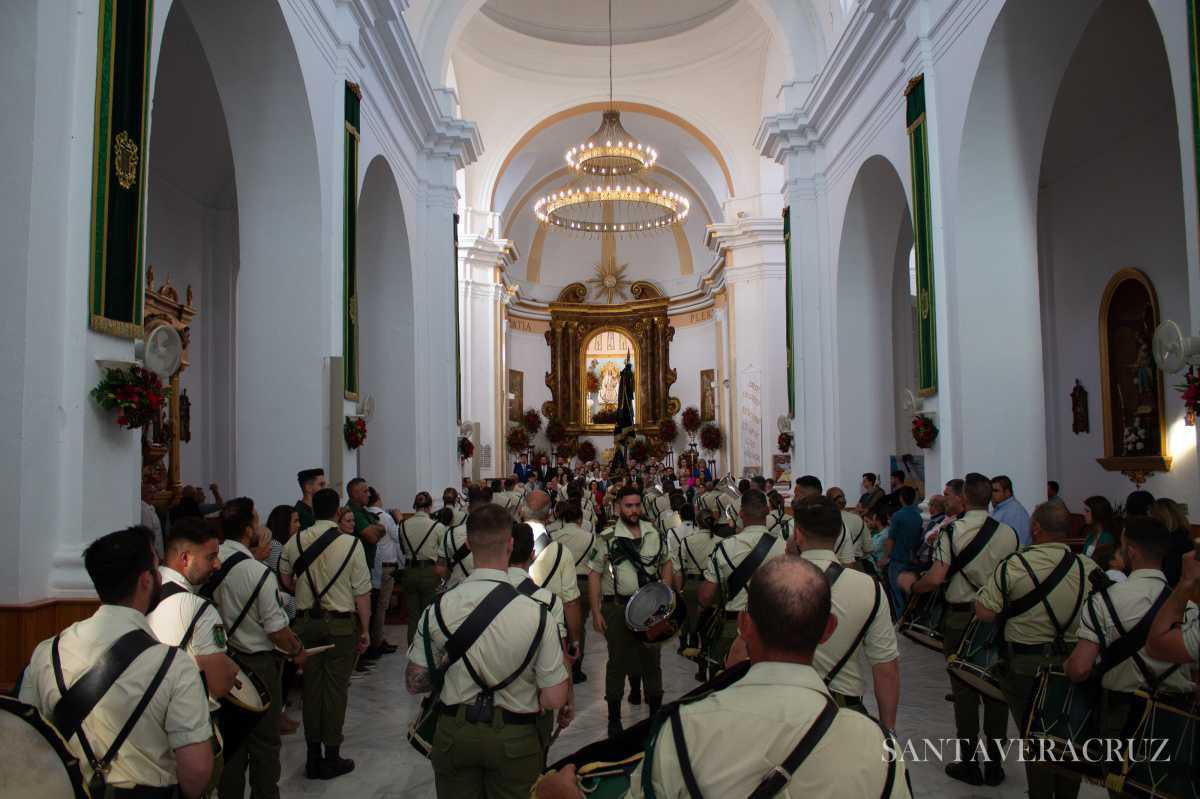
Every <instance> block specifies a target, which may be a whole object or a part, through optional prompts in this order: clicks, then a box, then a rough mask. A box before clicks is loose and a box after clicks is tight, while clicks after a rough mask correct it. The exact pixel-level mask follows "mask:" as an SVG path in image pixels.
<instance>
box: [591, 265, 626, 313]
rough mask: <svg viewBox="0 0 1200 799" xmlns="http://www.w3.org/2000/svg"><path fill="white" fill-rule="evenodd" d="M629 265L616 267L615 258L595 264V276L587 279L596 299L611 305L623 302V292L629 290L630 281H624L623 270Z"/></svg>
mask: <svg viewBox="0 0 1200 799" xmlns="http://www.w3.org/2000/svg"><path fill="white" fill-rule="evenodd" d="M628 268H629V264H622V265H621V266H618V265H617V261H616V259H615V258H611V257H610V258H606V259H605V260H603V261H601V262H600V263H598V264H596V267H595V270H596V276H595V277H592V278H588V281H587V282H588V284H590V285H591V287H592V288H593V289H595V291H596V297H597V298H603V299H604V301H605V302H607V303H608V304H609V305H612V304H614V303H616V302H618V301H624V299H625V292H626V291H628V290H629V285H630V281H629V280H626V279H625V270H626V269H628Z"/></svg>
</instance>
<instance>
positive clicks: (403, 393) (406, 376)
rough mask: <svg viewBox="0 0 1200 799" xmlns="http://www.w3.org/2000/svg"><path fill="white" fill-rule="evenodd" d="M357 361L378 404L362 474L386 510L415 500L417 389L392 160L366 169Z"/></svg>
mask: <svg viewBox="0 0 1200 799" xmlns="http://www.w3.org/2000/svg"><path fill="white" fill-rule="evenodd" d="M358 280H359V292H358V297H359V314H360V317H359V326H360V328H361V336H360V340H361V346H362V351H361V353H360V355H359V373H360V375H361V390H362V391H363V392H364V394H370V395H371V396H372V397H374V400H375V403H374V404H375V415H374V416H373V417H372V419H371V437H370V438H369V439H368V440H367V443H366V444H365V445H364V446H363V448H362V449H361V450H360V451H359V473H360V474H362V475H363V476H365V477H367V478H368V479H369V480H370V481H371V484H372V485H374V486H375V487H376V488H377V489H378V490H379V492H380V494H381V495H382V496H383V497H384V500H385V501H386V502H388V503H390V504H389V507H393V506H399V507H406V505H405V503H407V501H408V498H409V497H412V496H415V494H416V492H417V491H418V490H419V486H418V485H417V473H416V463H415V461H414V460H413V458H411V457H409V453H411V452H412V451H413V449H414V446H415V443H416V414H415V412H414V411H415V408H416V383H415V382H414V381H416V380H419V379H420V377H419V370H418V369H417V362H416V351H415V339H414V336H413V332H414V331H413V278H412V258H411V250H410V247H409V241H408V228H407V225H406V223H405V219H404V207H403V205H402V204H401V200H400V190H399V188H398V186H397V185H396V178H395V176H394V175H393V173H392V169H391V167H390V166H389V165H388V162H387V160H386V159H385V158H384V157H383V156H382V155H380V156H376V157H375V158H374V159H372V160H371V162H370V163H369V164H368V165H367V170H366V173H365V176H364V177H363V181H362V191H361V192H360V193H359V200H358Z"/></svg>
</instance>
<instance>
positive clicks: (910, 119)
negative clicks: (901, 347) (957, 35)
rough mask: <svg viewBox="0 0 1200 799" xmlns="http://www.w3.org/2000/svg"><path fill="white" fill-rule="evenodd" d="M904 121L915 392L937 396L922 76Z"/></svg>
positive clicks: (910, 90)
mask: <svg viewBox="0 0 1200 799" xmlns="http://www.w3.org/2000/svg"><path fill="white" fill-rule="evenodd" d="M904 95H905V97H906V98H907V102H906V114H905V117H906V119H905V121H906V122H907V124H908V149H909V156H910V163H911V166H912V214H913V238H914V239H915V247H916V261H917V393H918V394H920V395H921V396H923V397H927V396H930V395H931V394H935V393H937V318H936V313H935V309H936V303H935V292H934V286H933V211H932V207H931V204H930V203H931V198H930V189H929V131H928V128H927V126H926V120H925V76H924V75H918V76H917V77H915V78H913V79H912V80H911V81H909V83H908V86H907V87H906V88H905V90H904Z"/></svg>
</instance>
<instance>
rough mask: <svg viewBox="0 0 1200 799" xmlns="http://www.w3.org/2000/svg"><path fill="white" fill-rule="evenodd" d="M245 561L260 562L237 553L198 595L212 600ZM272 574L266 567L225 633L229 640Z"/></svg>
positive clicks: (202, 587) (298, 543)
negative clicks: (221, 586) (222, 584)
mask: <svg viewBox="0 0 1200 799" xmlns="http://www.w3.org/2000/svg"><path fill="white" fill-rule="evenodd" d="M296 545H297V546H299V545H300V541H299V540H297V541H296ZM243 561H253V562H255V563H258V561H256V560H254V558H252V557H250V556H249V555H247V554H246V553H245V552H235V553H233V555H232V556H231V557H230V558H229V560H227V561H225V562H224V563H223V564H221V569H220V570H219V571H217V572H216V573H215V574H213V576H212V577H211V578H209V581H208V582H207V583H205V584H204V585H203V586H201V587H200V590H199V591H197V593H198V594H200V596H202V597H204V598H205V599H212V598H213V596H214V595H215V594H216V592H217V586H219V585H220V584H221V583H223V582H225V578H226V577H228V576H229V573H230V572H232V571H233V567H234V566H237V565H238V564H239V563H241V562H243ZM270 574H271V570H270V569H268V568H266V567H265V566H264V567H263V573H262V576H261V577H259V578H258V582H257V583H256V584H255V586H254V590H253V591H251V592H250V598H249V599H248V600H246V604H245V605H243V606H242V609H241V611H240V612H239V613H238V615H237V617H236V618H234V620H233V624H231V625H229V629H228V630H226V631H225V635H226V637H227V638H233V634H234V633H235V632H237V629H238V627H241V626H242V622H243V621H245V619H246V614H247V613H249V612H250V608H251V607H252V606H253V605H254V600H256V599H258V592H259V591H261V590H262V587H263V583H265V582H266V581H267V577H268V576H269V575H270Z"/></svg>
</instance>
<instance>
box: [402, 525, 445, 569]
mask: <svg viewBox="0 0 1200 799" xmlns="http://www.w3.org/2000/svg"><path fill="white" fill-rule="evenodd" d="M408 521H409V520H408V519H405V520H404V521H403V522H401V523H400V541H401V542H403V543H402V544H401V545H400V549H401V550H403V549H404V544H408V546H409V548H410V550H411V551H410V552H409V553H408V557H409V559H410V560H416V559H417V553H418V552H420V551H421V547H423V546H425V542H426V541H428V540H429V536H431V535H433V531H434V530H436V529H437V526H438V523H437V521H434V523H433V524H431V525H429V529H428V530H426V531H425V537H424V538H422V539H421V543H419V544H417V548H416V549H412V541H409V540H408V533H406V532H405V531H404V527H405V525H407V524H408Z"/></svg>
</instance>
